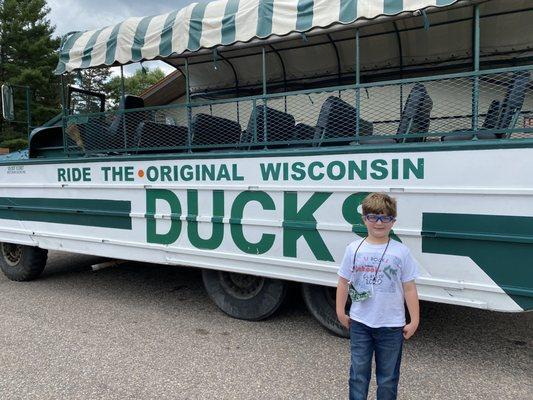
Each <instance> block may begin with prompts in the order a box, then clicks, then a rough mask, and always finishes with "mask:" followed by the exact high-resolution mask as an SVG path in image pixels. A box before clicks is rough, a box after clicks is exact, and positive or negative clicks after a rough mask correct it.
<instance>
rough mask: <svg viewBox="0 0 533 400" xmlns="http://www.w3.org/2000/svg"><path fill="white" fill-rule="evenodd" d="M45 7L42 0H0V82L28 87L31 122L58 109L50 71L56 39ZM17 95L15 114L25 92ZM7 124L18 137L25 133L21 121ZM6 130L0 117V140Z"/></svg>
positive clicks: (44, 118) (38, 122)
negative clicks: (29, 89)
mask: <svg viewBox="0 0 533 400" xmlns="http://www.w3.org/2000/svg"><path fill="white" fill-rule="evenodd" d="M49 11H50V9H49V8H48V7H47V6H46V1H45V0H3V1H0V83H9V84H14V85H22V86H29V87H30V88H31V89H32V90H31V94H30V99H31V104H30V106H31V110H32V125H34V126H38V125H41V124H43V123H44V122H46V121H47V120H49V119H50V118H52V117H53V116H54V115H56V114H58V113H59V111H60V104H59V103H60V101H59V86H58V79H57V78H56V77H55V76H54V75H53V70H54V68H55V66H56V64H57V54H56V50H57V48H58V47H59V42H60V41H59V38H54V37H53V34H54V29H55V28H54V27H53V26H51V25H50V21H48V19H47V15H48V13H49ZM20 96H21V97H16V98H15V107H16V110H15V111H16V113H17V112H18V113H19V114H20V113H25V94H24V93H20ZM21 107H23V108H24V109H23V110H20V108H21ZM17 109H18V111H17ZM24 119H25V120H27V117H26V118H24ZM10 128H11V131H15V132H16V133H18V135H19V136H21V137H22V136H26V135H27V127H26V128H25V129H23V128H22V124H20V126H19V124H15V125H14V126H10ZM7 130H8V128H6V123H5V122H1V121H0V140H1V139H2V138H3V137H4V136H6V135H7V134H8V132H7Z"/></svg>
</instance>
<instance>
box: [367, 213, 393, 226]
mask: <svg viewBox="0 0 533 400" xmlns="http://www.w3.org/2000/svg"><path fill="white" fill-rule="evenodd" d="M364 218H365V219H366V220H367V221H368V222H378V221H381V222H383V223H384V224H390V223H391V222H393V221H395V220H396V218H395V217H393V216H392V215H379V214H365V215H364Z"/></svg>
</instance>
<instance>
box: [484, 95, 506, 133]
mask: <svg viewBox="0 0 533 400" xmlns="http://www.w3.org/2000/svg"><path fill="white" fill-rule="evenodd" d="M500 106H501V103H500V102H499V101H498V100H492V101H491V103H490V106H489V109H488V110H487V115H486V116H485V120H484V121H483V125H482V126H481V129H494V128H496V126H497V124H498V118H499V116H500V108H501V107H500Z"/></svg>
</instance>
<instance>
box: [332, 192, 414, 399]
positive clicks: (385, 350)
mask: <svg viewBox="0 0 533 400" xmlns="http://www.w3.org/2000/svg"><path fill="white" fill-rule="evenodd" d="M362 208H363V222H364V224H365V225H366V227H367V229H368V236H367V237H366V238H360V239H357V240H356V241H354V242H352V243H350V244H349V245H348V247H347V248H346V252H345V254H344V258H343V260H342V263H341V266H340V269H339V283H338V285H337V299H336V306H337V307H336V308H337V317H338V318H339V321H340V322H341V323H342V324H343V325H344V326H345V327H346V328H348V329H349V330H350V343H351V367H350V380H349V386H350V400H363V399H366V398H367V395H368V384H369V383H370V377H371V373H372V369H371V368H372V355H373V353H375V357H376V380H377V385H378V388H377V399H378V400H389V399H396V397H397V390H398V380H399V378H400V362H401V356H402V345H403V340H404V339H409V338H410V337H411V336H413V334H414V333H415V331H416V329H417V328H418V323H419V318H420V317H419V305H418V293H417V291H416V285H415V281H414V280H415V278H417V277H418V267H417V263H416V261H415V260H414V259H413V257H412V256H411V253H410V252H409V249H408V248H407V247H406V246H405V245H403V244H402V243H400V242H398V241H396V240H393V239H391V238H390V237H389V233H390V231H391V229H392V227H393V225H394V222H395V221H396V200H394V199H393V198H391V197H389V196H388V195H386V194H384V193H371V194H369V195H368V196H367V197H366V198H365V199H364V200H363V204H362ZM348 294H349V295H350V297H351V299H352V305H351V308H350V315H349V316H348V315H346V312H345V306H346V301H347V299H348ZM404 299H405V302H406V303H407V308H408V309H409V315H410V317H411V321H410V323H409V324H407V325H406V324H405V308H404Z"/></svg>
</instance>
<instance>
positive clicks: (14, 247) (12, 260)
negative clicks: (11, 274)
mask: <svg viewBox="0 0 533 400" xmlns="http://www.w3.org/2000/svg"><path fill="white" fill-rule="evenodd" d="M2 256H3V257H4V260H5V261H6V263H7V264H8V265H9V266H10V267H15V266H17V265H18V264H19V263H20V260H21V258H22V246H21V245H20V244H12V243H2Z"/></svg>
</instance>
